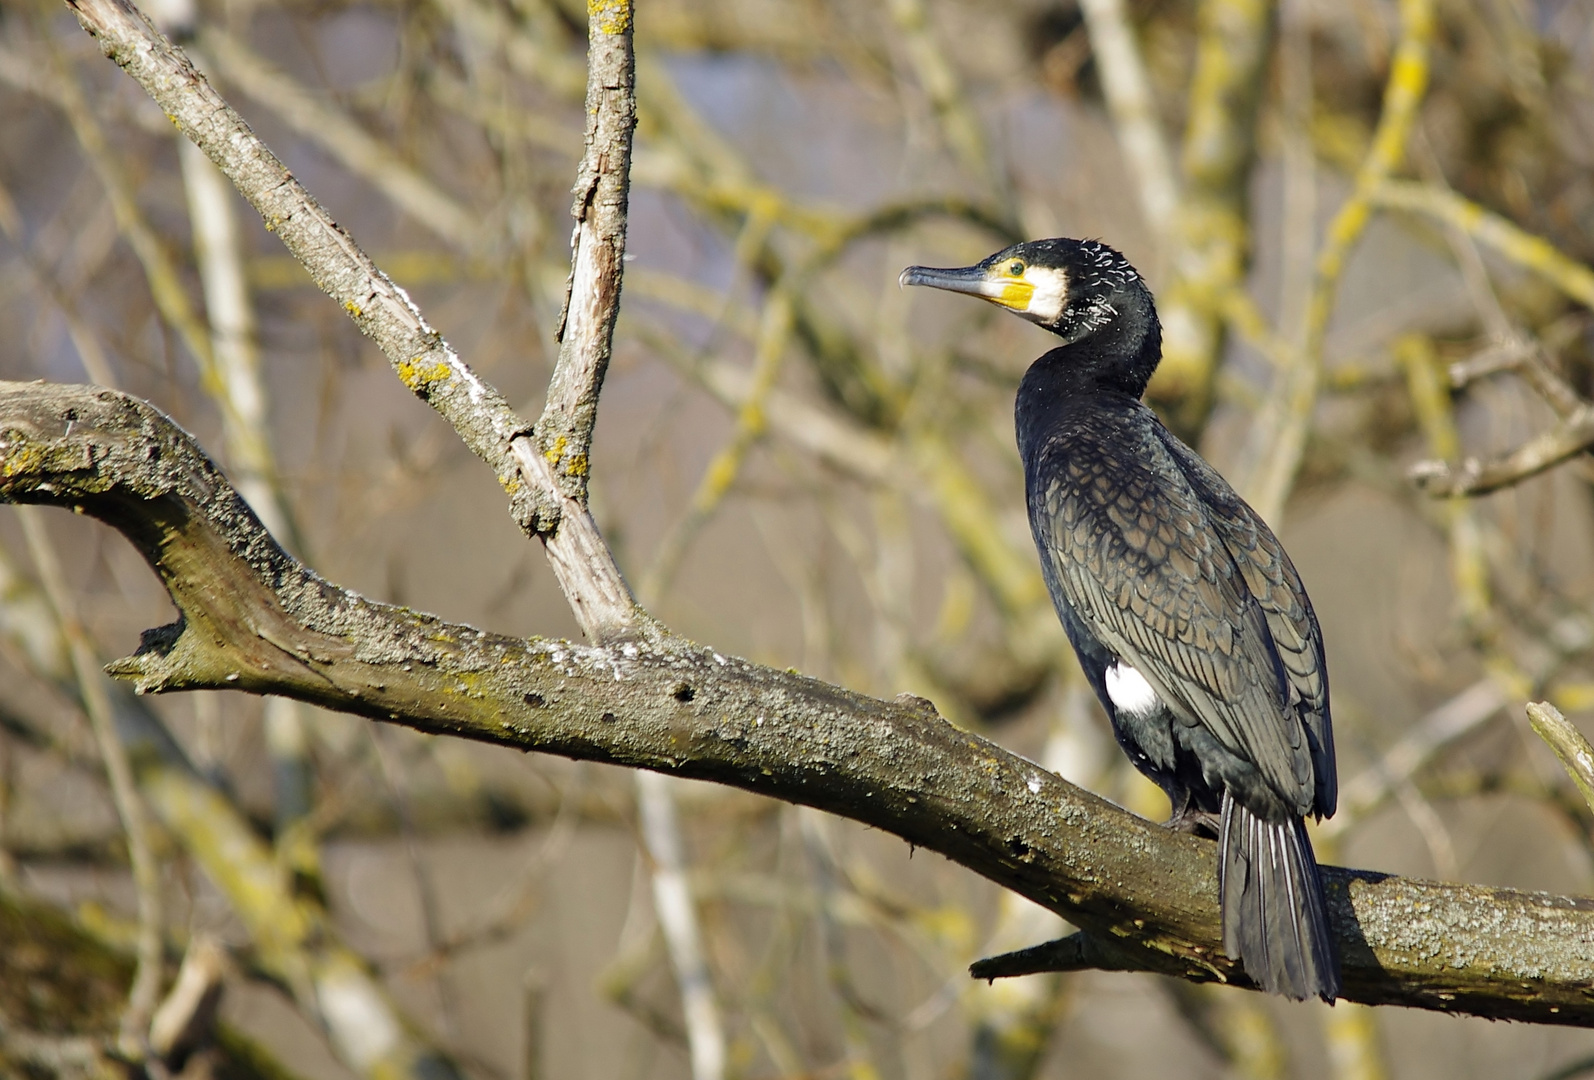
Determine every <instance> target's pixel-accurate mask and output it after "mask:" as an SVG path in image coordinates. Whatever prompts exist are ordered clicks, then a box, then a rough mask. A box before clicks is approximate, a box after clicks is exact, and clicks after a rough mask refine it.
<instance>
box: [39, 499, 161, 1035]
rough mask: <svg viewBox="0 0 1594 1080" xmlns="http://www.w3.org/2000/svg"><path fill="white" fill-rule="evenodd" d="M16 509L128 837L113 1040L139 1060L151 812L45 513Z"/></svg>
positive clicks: (157, 978)
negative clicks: (130, 895)
mask: <svg viewBox="0 0 1594 1080" xmlns="http://www.w3.org/2000/svg"><path fill="white" fill-rule="evenodd" d="M16 513H17V515H18V517H19V518H20V519H21V521H22V531H23V534H24V535H25V536H26V537H27V541H28V551H29V553H30V554H31V555H32V556H33V563H34V566H35V567H36V568H37V570H38V572H39V583H40V585H41V586H42V587H43V589H44V595H45V597H46V599H47V600H48V601H49V604H50V607H51V608H52V609H53V610H54V612H55V618H56V621H57V623H58V624H59V625H60V628H61V635H62V636H63V637H64V638H65V639H66V642H67V648H68V651H69V653H70V655H71V658H72V670H73V673H74V674H75V675H76V677H77V683H78V689H79V692H80V693H81V694H82V697H83V708H84V711H86V712H87V713H88V717H89V724H90V726H92V727H93V729H94V741H95V742H96V744H98V746H99V749H100V757H101V758H102V759H103V761H104V765H105V774H106V776H107V777H108V778H109V780H110V784H111V799H112V801H113V802H114V803H115V805H116V813H117V816H118V817H119V818H120V819H121V822H122V832H123V833H124V834H125V835H126V837H127V854H128V861H129V862H130V863H131V864H132V868H133V887H134V891H135V893H136V894H137V897H138V939H137V952H136V955H137V958H138V965H137V968H136V969H135V972H134V975H133V985H132V987H131V988H130V989H129V990H128V994H127V1005H126V1007H125V1008H124V1009H123V1010H122V1016H121V1023H120V1026H119V1030H118V1034H117V1042H118V1044H119V1047H120V1049H121V1052H122V1053H123V1054H126V1055H127V1056H128V1057H130V1058H132V1059H133V1060H134V1061H142V1060H143V1059H144V1057H145V1056H146V1055H147V1053H148V1044H149V1025H150V1020H151V1019H152V1018H153V1017H154V1015H155V1009H156V1007H157V1006H158V1005H159V1004H160V991H161V959H162V957H161V945H162V941H163V938H162V933H163V916H162V904H161V892H160V864H159V863H158V862H156V860H155V851H154V844H153V842H152V838H151V828H150V821H149V815H148V813H147V811H146V810H145V807H144V800H143V799H141V798H140V797H139V794H138V789H137V786H136V784H135V782H134V779H133V767H132V764H131V763H130V762H129V760H128V755H127V748H126V747H125V746H124V745H122V740H121V736H120V735H119V734H118V733H117V730H116V717H115V713H114V711H113V710H112V707H111V698H110V694H109V693H108V692H107V690H106V686H105V684H106V682H107V676H106V674H105V672H104V671H102V670H101V669H100V665H99V663H98V661H97V660H96V659H95V656H94V650H93V647H92V646H91V645H90V643H89V639H88V633H87V632H86V631H85V630H84V628H83V624H82V623H81V622H79V621H78V616H77V611H76V609H75V608H74V606H73V604H72V599H71V596H72V594H71V592H70V591H69V590H68V589H67V585H66V578H65V576H64V575H63V574H62V573H61V564H60V562H59V561H58V560H57V559H56V557H55V547H54V546H53V544H52V543H51V540H50V537H49V533H48V532H47V531H46V528H45V524H44V511H42V510H39V509H37V508H35V507H32V506H18V507H17V508H16Z"/></svg>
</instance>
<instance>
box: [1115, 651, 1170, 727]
mask: <svg viewBox="0 0 1594 1080" xmlns="http://www.w3.org/2000/svg"><path fill="white" fill-rule="evenodd" d="M1107 696H1108V697H1109V698H1111V699H1112V703H1113V704H1114V705H1116V706H1117V707H1118V711H1120V712H1126V713H1132V714H1134V715H1136V716H1139V715H1142V714H1144V713H1149V712H1155V711H1157V710H1158V709H1160V708H1161V707H1162V699H1161V698H1159V697H1158V696H1157V692H1156V691H1155V690H1153V689H1152V688H1151V684H1150V683H1148V682H1147V681H1146V677H1145V676H1144V675H1142V674H1140V672H1138V671H1136V670H1135V669H1134V668H1132V667H1130V666H1129V665H1128V664H1126V663H1124V662H1123V661H1122V660H1120V661H1118V662H1117V663H1115V664H1113V665H1112V666H1111V667H1109V668H1108V669H1107Z"/></svg>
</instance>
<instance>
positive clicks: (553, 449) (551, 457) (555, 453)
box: [542, 435, 569, 465]
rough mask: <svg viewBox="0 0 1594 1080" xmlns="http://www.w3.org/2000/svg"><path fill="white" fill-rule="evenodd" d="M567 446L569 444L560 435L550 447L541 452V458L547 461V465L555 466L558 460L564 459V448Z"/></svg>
mask: <svg viewBox="0 0 1594 1080" xmlns="http://www.w3.org/2000/svg"><path fill="white" fill-rule="evenodd" d="M568 445H569V442H568V441H567V440H566V439H565V437H564V436H563V435H561V436H559V437H558V438H557V439H555V440H554V441H553V445H552V446H550V447H548V449H546V450H544V451H543V452H542V456H543V457H545V458H547V459H548V464H550V465H557V464H558V463H559V459H560V458H562V457H564V453H565V447H566V446H568Z"/></svg>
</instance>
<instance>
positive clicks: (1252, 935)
mask: <svg viewBox="0 0 1594 1080" xmlns="http://www.w3.org/2000/svg"><path fill="white" fill-rule="evenodd" d="M1218 845H1219V856H1218V892H1219V895H1220V896H1221V898H1222V904H1223V951H1224V952H1226V953H1228V954H1229V957H1230V958H1231V959H1234V960H1238V961H1240V963H1241V964H1242V965H1244V967H1245V971H1246V974H1248V975H1250V976H1251V978H1252V979H1254V980H1256V982H1257V983H1258V984H1259V985H1260V986H1261V987H1262V989H1264V990H1266V991H1268V992H1269V993H1272V994H1283V995H1284V996H1285V997H1291V998H1294V999H1295V1000H1297V1001H1304V1000H1306V999H1307V998H1310V997H1320V998H1322V999H1323V1000H1324V1001H1328V1002H1332V1001H1333V1000H1334V999H1335V998H1336V997H1338V996H1339V991H1340V981H1339V953H1338V950H1337V949H1336V948H1335V946H1334V935H1333V932H1332V931H1331V930H1330V929H1329V926H1328V913H1327V906H1326V904H1325V902H1324V898H1323V881H1322V878H1321V876H1320V875H1319V874H1318V870H1317V859H1316V857H1315V856H1314V855H1313V854H1312V843H1311V841H1310V840H1309V839H1308V838H1307V836H1306V823H1305V822H1304V821H1302V820H1301V819H1300V818H1297V817H1291V818H1289V819H1287V820H1285V821H1280V822H1270V821H1267V820H1265V819H1263V818H1260V817H1258V816H1257V815H1255V814H1253V813H1251V811H1249V810H1247V809H1246V808H1245V807H1244V806H1242V805H1241V804H1240V803H1238V802H1235V800H1234V797H1233V796H1232V795H1230V794H1229V793H1228V792H1227V791H1225V792H1224V793H1223V821H1222V825H1221V829H1220V831H1219V837H1218Z"/></svg>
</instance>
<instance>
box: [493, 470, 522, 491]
mask: <svg viewBox="0 0 1594 1080" xmlns="http://www.w3.org/2000/svg"><path fill="white" fill-rule="evenodd" d="M498 486H499V487H501V488H503V489H504V491H505V492H507V493H508V494H510V495H513V494H514V493H515V492H517V491H519V490H520V477H518V476H516V475H514V474H513V473H511V474H510V475H508V476H500V477H499V478H498Z"/></svg>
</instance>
